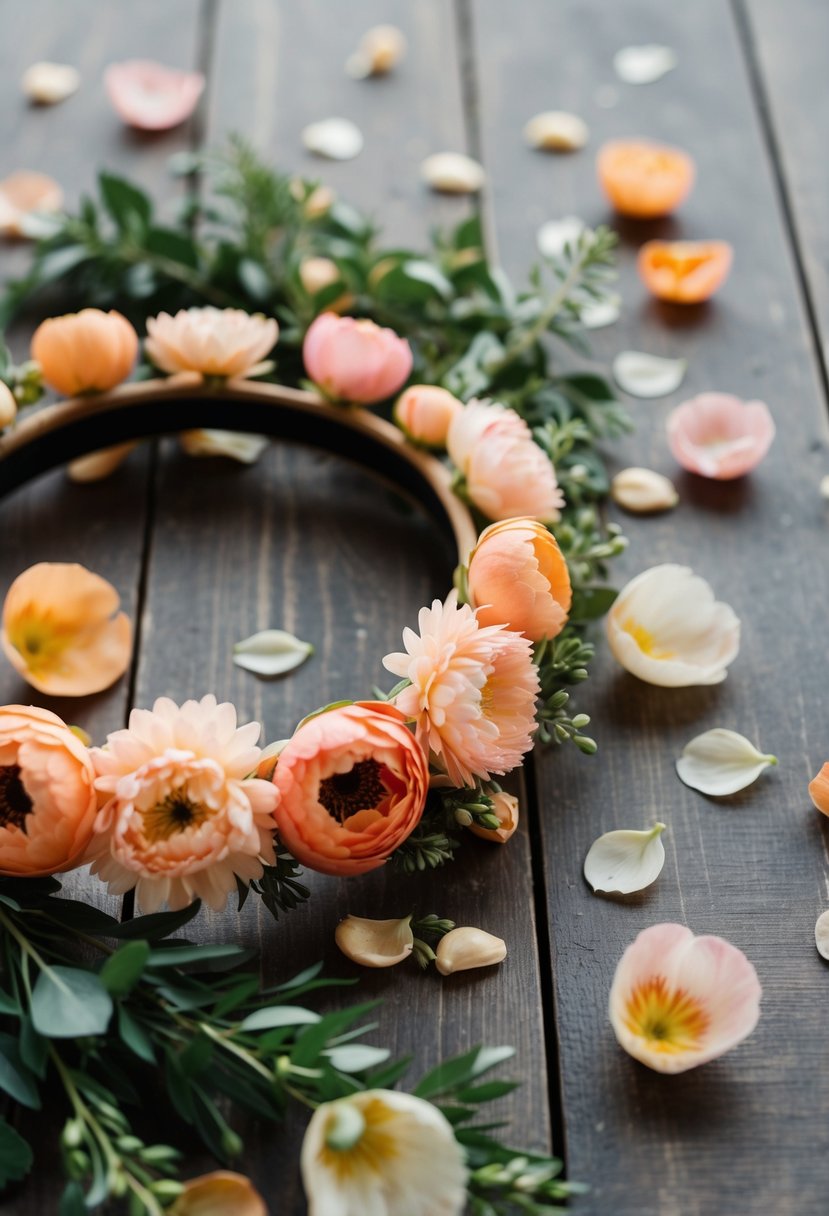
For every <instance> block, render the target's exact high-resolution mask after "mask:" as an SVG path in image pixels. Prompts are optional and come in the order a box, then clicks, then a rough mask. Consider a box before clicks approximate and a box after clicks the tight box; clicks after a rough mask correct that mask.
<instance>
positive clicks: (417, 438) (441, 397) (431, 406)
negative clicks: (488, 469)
mask: <svg viewBox="0 0 829 1216" xmlns="http://www.w3.org/2000/svg"><path fill="white" fill-rule="evenodd" d="M462 409H463V403H462V402H461V401H459V400H458V398H457V397H453V396H452V394H451V393H450V392H449V390H448V389H446V388H440V386H439V385H437V384H413V385H412V386H411V388H407V389H406V391H405V392H403V393H401V394H400V396H399V397H398V398H397V401H396V402H395V404H394V420H395V422H396V423H397V425H398V426H399V427H400V429H401V431H403V433H404V434H405V435H406V437H407V438H408V439H411V440H412V442H413V443H422V444H423V445H424V446H425V447H429V448H445V447H446V437H447V435H448V434H449V426H450V423H451V422H452V419H453V418H454V417H455V415H456V414H459V413H460V412H461V411H462Z"/></svg>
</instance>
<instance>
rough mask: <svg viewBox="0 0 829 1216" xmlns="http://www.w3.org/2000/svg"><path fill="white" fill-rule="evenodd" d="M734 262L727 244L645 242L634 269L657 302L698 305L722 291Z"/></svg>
mask: <svg viewBox="0 0 829 1216" xmlns="http://www.w3.org/2000/svg"><path fill="white" fill-rule="evenodd" d="M733 260H734V250H733V249H732V247H731V245H729V243H728V241H647V242H646V243H645V244H644V245H643V246H642V248H641V249H640V250H639V254H638V256H637V259H636V268H637V270H638V271H639V277H640V278H641V280H642V282H643V283H644V284H645V286H646V287H647V289H648V291H650V292H651V294H652V295H655V296H656V298H657V299H658V300H668V301H669V302H670V303H672V304H701V303H703V301H705V300H710V299H711V297H712V296H713V295H714V294H715V292H717V291H719V289H720V288H721V287H722V285H723V283H724V282H725V280H726V279H727V278H728V272H729V271H730V270H731V263H732V261H733Z"/></svg>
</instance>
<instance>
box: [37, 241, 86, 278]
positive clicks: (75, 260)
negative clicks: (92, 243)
mask: <svg viewBox="0 0 829 1216" xmlns="http://www.w3.org/2000/svg"><path fill="white" fill-rule="evenodd" d="M90 257H91V254H90V252H89V250H88V249H87V248H86V246H85V245H63V246H62V247H61V248H60V249H52V250H50V251H49V252H48V253H44V254H42V255H41V256H40V257H38V259H37V262H36V263H35V276H36V282H38V283H53V282H54V281H55V279H62V278H63V276H64V275H67V274H69V272H70V271H72V270H76V269H77V268H78V266H80V265H81V263H82V262H87V261H89V259H90Z"/></svg>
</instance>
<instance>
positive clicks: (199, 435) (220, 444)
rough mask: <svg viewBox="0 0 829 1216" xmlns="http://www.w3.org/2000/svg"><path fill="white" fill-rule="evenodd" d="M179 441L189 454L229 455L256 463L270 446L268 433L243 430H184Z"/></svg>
mask: <svg viewBox="0 0 829 1216" xmlns="http://www.w3.org/2000/svg"><path fill="white" fill-rule="evenodd" d="M179 442H180V443H181V446H182V447H183V448H184V450H185V452H186V453H187V455H188V456H228V457H229V458H230V459H231V460H238V461H239V463H240V464H256V462H257V460H258V459H259V457H260V456H261V455H262V453H263V452H264V450H265V448H266V447H267V446H268V444H269V442H270V440H269V439H268V436H267V435H247V434H244V433H243V432H241V431H210V430H196V431H182V433H181V434H180V435H179Z"/></svg>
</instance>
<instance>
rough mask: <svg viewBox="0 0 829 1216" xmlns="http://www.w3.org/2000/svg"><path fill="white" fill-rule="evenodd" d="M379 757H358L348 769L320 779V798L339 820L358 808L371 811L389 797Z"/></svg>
mask: <svg viewBox="0 0 829 1216" xmlns="http://www.w3.org/2000/svg"><path fill="white" fill-rule="evenodd" d="M382 771H383V770H382V767H381V766H380V765H379V764H378V763H377V761H376V760H359V761H358V762H357V764H355V765H354V767H353V768H352V769H349V771H348V772H347V773H334V775H333V776H332V777H326V778H325V779H324V780H323V781H321V782H320V788H319V794H318V795H317V798H318V799H319V801H320V802H321V803H322V805H323V806H324V807H325V809H326V811H328V814H329V815H331V816H332V818H334V819H336V820H337V822H338V823H345V821H346V819H349V818H350V817H351V816H352V815H356V814H357V813H358V812H359V811H370V810H373V809H374V807H376V806H377V804H378V803H380V802H382V801H383V799H384V798H387V797H388V793H389V791H388V789H387V788H386V786H385V785H384V784H383V781H382V778H381V776H380V774H381V772H382Z"/></svg>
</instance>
